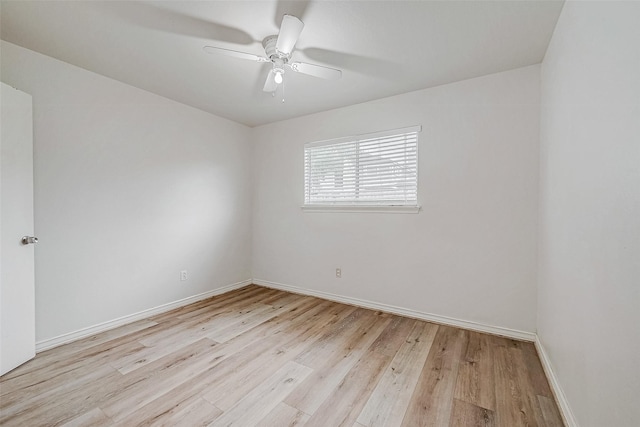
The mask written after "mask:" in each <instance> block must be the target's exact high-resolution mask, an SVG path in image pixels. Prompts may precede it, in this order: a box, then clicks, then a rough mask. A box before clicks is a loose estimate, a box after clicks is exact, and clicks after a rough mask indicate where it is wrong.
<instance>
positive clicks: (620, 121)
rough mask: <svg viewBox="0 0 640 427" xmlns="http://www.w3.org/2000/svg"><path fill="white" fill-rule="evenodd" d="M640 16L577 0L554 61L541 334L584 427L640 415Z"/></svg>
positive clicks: (561, 27)
mask: <svg viewBox="0 0 640 427" xmlns="http://www.w3.org/2000/svg"><path fill="white" fill-rule="evenodd" d="M639 23H640V3H638V2H626V3H619V2H578V3H576V2H567V3H566V4H565V6H564V10H563V11H562V15H561V16H560V20H559V21H558V25H557V27H556V30H555V33H554V36H553V39H552V41H551V45H550V47H549V50H548V51H547V55H546V57H545V60H544V62H543V66H542V120H541V121H542V123H541V177H540V178H541V185H540V254H539V260H540V284H539V293H538V334H539V337H540V339H541V341H542V344H543V346H544V347H545V348H546V351H547V352H548V355H549V357H550V360H551V364H552V366H553V368H554V370H555V372H556V375H557V377H558V379H559V382H560V384H561V386H562V388H563V390H564V392H565V394H566V397H567V399H568V402H569V404H570V406H571V408H572V410H573V413H574V415H575V417H576V419H577V421H578V423H579V425H581V426H583V427H587V426H616V427H627V426H628V427H631V426H637V425H638V422H639V421H638V420H640V406H639V405H638V396H640V367H639V366H638V361H640V25H639Z"/></svg>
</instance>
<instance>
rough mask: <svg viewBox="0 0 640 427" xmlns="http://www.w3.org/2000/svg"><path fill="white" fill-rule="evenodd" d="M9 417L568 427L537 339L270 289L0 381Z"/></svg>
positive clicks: (30, 422) (47, 358) (74, 347)
mask: <svg viewBox="0 0 640 427" xmlns="http://www.w3.org/2000/svg"><path fill="white" fill-rule="evenodd" d="M0 425H3V426H53V425H63V426H76V427H78V426H112V425H118V426H136V425H141V426H142V425H144V426H199V425H203V426H207V425H208V426H242V427H249V426H274V427H281V426H283V427H284V426H305V427H313V426H322V427H333V426H346V427H363V426H443V427H446V426H504V427H517V426H539V427H544V426H562V425H563V424H562V421H561V417H560V414H559V412H558V408H557V406H556V403H555V401H554V399H553V395H552V394H551V390H550V388H549V385H548V383H547V380H546V378H545V376H544V373H543V370H542V366H541V364H540V361H539V359H538V356H537V354H536V351H535V348H534V346H533V344H531V343H525V342H520V341H514V340H510V339H506V338H501V337H496V336H492V335H486V334H481V333H476V332H471V331H467V330H462V329H457V328H453V327H448V326H443V325H436V324H433V323H428V322H423V321H420V320H414V319H409V318H405V317H400V316H395V315H391V314H388V313H382V312H376V311H372V310H366V309H363V308H357V307H352V306H348V305H344V304H338V303H334V302H330V301H325V300H321V299H317V298H313V297H307V296H302V295H295V294H290V293H286V292H282V291H278V290H272V289H266V288H262V287H258V286H254V285H252V286H247V287H245V288H242V289H239V290H236V291H232V292H229V293H227V294H223V295H219V296H216V297H213V298H210V299H207V300H203V301H199V302H197V303H194V304H191V305H189V306H186V307H181V308H179V309H176V310H173V311H170V312H167V313H163V314H160V315H157V316H154V317H150V318H149V319H145V320H142V321H138V322H134V323H131V324H129V325H126V326H122V327H120V328H117V329H113V330H110V331H107V332H103V333H101V334H98V335H95V336H92V337H89V338H86V339H83V340H79V341H76V342H73V343H70V344H67V345H64V346H60V347H57V348H54V349H51V350H48V351H45V352H42V353H40V354H38V355H37V356H36V358H35V359H33V360H32V361H30V362H28V363H26V364H24V365H22V366H20V367H19V368H17V369H15V370H13V371H11V372H9V373H7V374H5V375H4V376H2V377H0Z"/></svg>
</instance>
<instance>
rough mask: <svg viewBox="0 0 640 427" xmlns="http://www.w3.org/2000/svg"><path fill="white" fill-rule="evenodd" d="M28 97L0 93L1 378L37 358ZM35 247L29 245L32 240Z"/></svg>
mask: <svg viewBox="0 0 640 427" xmlns="http://www.w3.org/2000/svg"><path fill="white" fill-rule="evenodd" d="M31 108H32V107H31V96H30V95H28V94H26V93H24V92H21V91H19V90H17V89H14V88H12V87H11V86H8V85H6V84H4V83H2V87H1V92H0V110H1V114H0V116H1V117H0V153H1V155H2V157H1V161H0V375H1V374H4V373H5V372H8V371H10V370H12V369H13V368H15V367H17V366H19V365H21V364H23V363H24V362H26V361H27V360H29V359H31V358H32V357H33V356H35V349H36V333H35V332H36V327H35V286H34V282H35V274H34V261H33V255H34V246H35V245H34V244H32V243H29V242H28V239H26V242H25V243H23V241H22V240H23V239H22V238H23V236H24V237H32V236H33V131H32V128H33V124H32V120H33V119H32V110H31ZM31 242H33V239H32V240H31Z"/></svg>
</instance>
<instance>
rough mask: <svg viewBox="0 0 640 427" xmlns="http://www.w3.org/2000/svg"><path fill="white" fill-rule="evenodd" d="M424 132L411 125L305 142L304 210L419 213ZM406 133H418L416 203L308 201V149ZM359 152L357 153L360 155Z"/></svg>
mask: <svg viewBox="0 0 640 427" xmlns="http://www.w3.org/2000/svg"><path fill="white" fill-rule="evenodd" d="M420 132H422V126H421V125H416V126H409V127H405V128H399V129H390V130H385V131H379V132H372V133H366V134H359V135H351V136H345V137H340V138H333V139H327V140H322V141H312V142H307V143H305V144H304V148H303V153H302V161H303V171H302V173H303V204H302V206H301V208H302V210H303V211H304V212H364V213H418V212H419V211H420V209H421V207H420V204H419V191H418V187H419V182H420V176H419V173H420V168H419V167H418V164H419V145H420V144H419V143H420V137H419V134H420ZM406 133H415V134H416V148H415V150H416V154H415V161H416V201H415V204H413V203H411V204H397V205H394V204H393V201H389V202H388V203H384V202H382V203H376V202H374V203H370V204H367V203H349V202H333V203H331V202H328V203H320V204H318V203H307V184H308V182H307V167H306V161H307V149H308V148H312V147H319V146H327V145H334V144H335V145H337V144H341V143H347V142H356V143H357V142H359V141H362V140H368V139H372V138H384V137H385V136H394V135H399V134H406ZM358 155H359V153H358V154H357V155H356V156H358ZM356 175H357V176H356V181H357V180H358V179H359V175H360V173H359V172H358V173H357V174H356Z"/></svg>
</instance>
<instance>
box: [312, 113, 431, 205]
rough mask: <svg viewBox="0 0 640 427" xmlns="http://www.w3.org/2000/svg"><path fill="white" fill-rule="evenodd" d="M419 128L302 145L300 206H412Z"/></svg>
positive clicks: (413, 203)
mask: <svg viewBox="0 0 640 427" xmlns="http://www.w3.org/2000/svg"><path fill="white" fill-rule="evenodd" d="M420 130H421V127H420V126H414V127H410V128H404V129H396V130H391V131H385V132H377V133H373V134H367V135H359V136H355V137H347V138H340V139H334V140H330V141H319V142H310V143H307V144H305V148H304V175H305V186H304V189H305V190H304V192H305V194H304V200H305V206H327V205H328V206H367V205H370V206H417V204H418V132H420Z"/></svg>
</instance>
